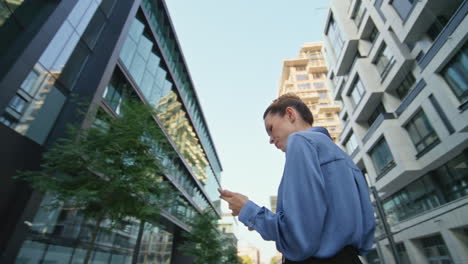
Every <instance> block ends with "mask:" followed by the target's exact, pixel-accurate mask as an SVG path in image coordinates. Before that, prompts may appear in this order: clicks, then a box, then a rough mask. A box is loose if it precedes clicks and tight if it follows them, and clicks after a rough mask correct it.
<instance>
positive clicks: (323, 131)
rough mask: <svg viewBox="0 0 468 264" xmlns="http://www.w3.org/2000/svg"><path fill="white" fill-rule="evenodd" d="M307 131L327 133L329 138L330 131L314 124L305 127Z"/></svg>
mask: <svg viewBox="0 0 468 264" xmlns="http://www.w3.org/2000/svg"><path fill="white" fill-rule="evenodd" d="M307 131H310V132H319V133H322V134H325V135H327V136H328V137H329V138H331V136H330V133H328V130H327V129H326V128H324V127H320V126H316V127H311V128H309V129H307Z"/></svg>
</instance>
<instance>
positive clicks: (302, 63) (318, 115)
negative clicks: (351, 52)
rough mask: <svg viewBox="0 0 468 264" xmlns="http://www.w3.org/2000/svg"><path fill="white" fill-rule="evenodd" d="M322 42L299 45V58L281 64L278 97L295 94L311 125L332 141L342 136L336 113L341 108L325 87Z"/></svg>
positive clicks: (325, 67)
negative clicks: (307, 110)
mask: <svg viewBox="0 0 468 264" xmlns="http://www.w3.org/2000/svg"><path fill="white" fill-rule="evenodd" d="M322 48H323V43H322V42H316V43H306V44H304V45H302V47H301V50H300V52H299V56H298V58H296V59H289V60H285V61H284V62H283V72H282V74H281V82H280V87H279V92H278V95H283V94H285V93H295V94H296V95H298V96H299V97H301V99H302V100H303V101H304V102H305V103H306V104H307V105H308V106H309V108H310V110H311V111H312V115H313V116H314V126H322V127H325V128H327V129H328V131H329V132H330V135H331V137H332V138H333V141H335V142H337V139H338V137H339V135H340V133H341V127H340V121H339V119H338V113H339V112H340V106H339V105H338V104H336V103H335V102H334V101H333V98H332V96H331V93H330V89H329V88H328V86H327V82H326V76H327V73H328V69H327V65H326V64H325V59H324V57H323V53H322Z"/></svg>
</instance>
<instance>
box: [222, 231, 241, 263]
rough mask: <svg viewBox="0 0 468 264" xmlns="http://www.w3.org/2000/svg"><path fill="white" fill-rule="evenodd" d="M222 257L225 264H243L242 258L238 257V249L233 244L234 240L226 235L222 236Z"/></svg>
mask: <svg viewBox="0 0 468 264" xmlns="http://www.w3.org/2000/svg"><path fill="white" fill-rule="evenodd" d="M221 244H222V247H223V248H222V251H223V252H222V255H223V261H222V263H224V264H242V260H241V258H240V257H239V256H238V255H237V247H236V245H235V244H233V241H232V238H231V237H229V236H227V235H226V234H221Z"/></svg>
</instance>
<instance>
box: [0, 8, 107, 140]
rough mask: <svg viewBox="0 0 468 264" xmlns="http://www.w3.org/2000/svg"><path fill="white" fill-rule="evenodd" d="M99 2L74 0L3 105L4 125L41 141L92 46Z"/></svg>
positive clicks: (100, 19)
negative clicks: (29, 70)
mask: <svg viewBox="0 0 468 264" xmlns="http://www.w3.org/2000/svg"><path fill="white" fill-rule="evenodd" d="M8 2H12V1H8ZM104 2H106V4H108V2H113V0H104ZM100 4H101V0H80V1H77V2H76V5H75V6H74V8H73V10H72V11H71V13H70V14H69V15H68V17H67V19H66V20H65V21H64V23H63V24H62V25H61V27H60V28H59V29H58V31H57V32H56V34H55V35H54V37H53V38H52V40H51V42H50V43H49V45H48V46H47V48H46V49H45V50H44V52H43V53H42V55H41V57H40V58H39V60H38V62H37V63H36V65H34V67H33V69H32V70H31V72H30V73H29V74H28V75H27V77H26V78H25V79H24V81H23V83H22V84H21V85H20V87H19V89H18V90H17V93H16V95H15V96H14V97H13V98H12V99H11V101H10V103H9V106H8V107H7V108H6V109H5V113H4V115H3V117H2V119H0V120H2V121H3V122H4V123H5V124H6V125H8V126H10V127H11V128H13V129H15V130H16V131H17V132H19V133H21V134H23V135H25V136H27V137H29V138H31V139H32V140H34V141H36V142H37V143H39V144H43V143H44V142H45V140H46V138H47V135H48V134H49V132H50V130H51V128H52V126H53V124H54V122H55V120H56V118H57V116H58V114H59V113H60V111H61V109H62V106H63V104H64V102H65V100H66V98H67V96H68V95H69V91H70V90H72V89H73V84H74V82H75V80H76V78H77V77H78V76H79V74H80V72H81V70H82V67H83V66H84V64H85V62H86V59H87V57H88V55H89V53H90V50H92V48H93V45H90V44H93V43H94V41H95V40H96V39H97V37H98V36H99V33H100V31H101V30H102V28H103V26H104V25H105V22H106V19H105V15H104V14H105V13H104V10H103V9H101V8H100ZM91 21H93V22H94V23H93V27H89V29H88V25H89V24H90V22H91ZM5 120H6V121H5Z"/></svg>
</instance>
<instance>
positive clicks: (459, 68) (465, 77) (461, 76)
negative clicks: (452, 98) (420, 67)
mask: <svg viewBox="0 0 468 264" xmlns="http://www.w3.org/2000/svg"><path fill="white" fill-rule="evenodd" d="M442 76H443V77H444V79H445V81H446V82H447V83H448V84H449V86H450V88H452V91H453V92H454V93H455V95H456V96H457V97H458V99H459V100H460V101H461V102H462V103H464V102H466V101H468V44H465V45H464V46H463V48H462V49H461V50H460V51H459V52H458V53H457V54H456V55H455V57H454V58H453V59H452V60H451V61H450V62H449V64H448V65H447V66H446V67H445V68H444V70H443V71H442Z"/></svg>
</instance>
